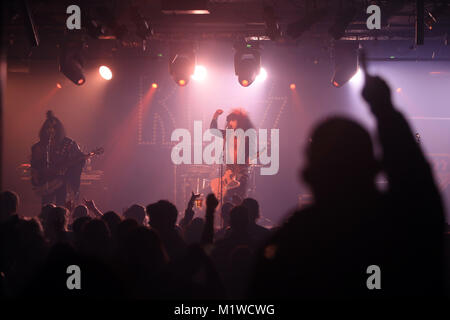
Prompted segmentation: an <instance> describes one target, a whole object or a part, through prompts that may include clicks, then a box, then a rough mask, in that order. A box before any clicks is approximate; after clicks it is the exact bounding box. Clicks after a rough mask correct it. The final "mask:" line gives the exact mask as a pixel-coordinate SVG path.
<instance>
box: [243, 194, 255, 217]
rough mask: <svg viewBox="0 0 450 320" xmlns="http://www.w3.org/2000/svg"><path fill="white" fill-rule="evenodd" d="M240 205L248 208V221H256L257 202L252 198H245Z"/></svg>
mask: <svg viewBox="0 0 450 320" xmlns="http://www.w3.org/2000/svg"><path fill="white" fill-rule="evenodd" d="M242 205H243V206H245V207H246V208H247V209H248V218H249V219H250V222H256V220H258V219H259V204H258V201H256V200H255V199H253V198H246V199H244V201H242Z"/></svg>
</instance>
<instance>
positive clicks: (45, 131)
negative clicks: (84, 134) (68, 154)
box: [39, 111, 66, 143]
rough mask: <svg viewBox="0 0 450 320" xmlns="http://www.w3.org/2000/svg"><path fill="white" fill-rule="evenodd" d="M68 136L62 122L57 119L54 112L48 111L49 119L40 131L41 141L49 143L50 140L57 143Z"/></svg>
mask: <svg viewBox="0 0 450 320" xmlns="http://www.w3.org/2000/svg"><path fill="white" fill-rule="evenodd" d="M65 136H66V131H65V130H64V126H63V124H62V122H61V121H60V120H59V119H58V118H56V117H55V115H54V114H53V112H52V111H47V119H46V120H45V121H44V124H43V125H42V127H41V129H40V130H39V140H40V141H41V142H44V143H47V142H48V141H49V138H52V140H53V141H55V142H58V143H59V142H61V141H62V140H63V139H64V137H65Z"/></svg>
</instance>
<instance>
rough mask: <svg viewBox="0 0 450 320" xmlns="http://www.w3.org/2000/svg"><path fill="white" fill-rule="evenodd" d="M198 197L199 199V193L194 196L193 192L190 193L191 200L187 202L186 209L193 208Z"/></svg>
mask: <svg viewBox="0 0 450 320" xmlns="http://www.w3.org/2000/svg"><path fill="white" fill-rule="evenodd" d="M198 197H200V193H197V194H195V193H194V192H192V195H191V198H190V199H189V202H188V208H192V207H193V206H194V202H195V199H197V198H198Z"/></svg>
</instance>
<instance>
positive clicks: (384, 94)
mask: <svg viewBox="0 0 450 320" xmlns="http://www.w3.org/2000/svg"><path fill="white" fill-rule="evenodd" d="M362 96H363V98H364V100H366V101H367V102H368V103H369V104H370V106H371V108H372V111H374V112H376V111H377V110H379V109H381V108H389V107H391V106H392V101H391V89H390V88H389V85H388V84H387V83H386V82H385V81H384V80H383V79H382V78H380V77H372V76H367V77H366V82H365V85H364V88H363V90H362Z"/></svg>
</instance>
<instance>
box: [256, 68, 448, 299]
mask: <svg viewBox="0 0 450 320" xmlns="http://www.w3.org/2000/svg"><path fill="white" fill-rule="evenodd" d="M362 95H363V97H364V99H365V100H366V101H367V103H368V104H369V106H370V110H371V112H372V114H373V115H374V117H375V119H376V121H377V128H378V136H379V142H380V144H381V147H382V150H383V157H382V159H380V160H378V159H376V157H375V155H374V150H373V144H372V140H371V137H370V135H369V133H368V132H367V130H366V129H364V128H363V127H362V126H361V125H359V124H358V123H356V122H355V121H352V120H349V119H346V118H343V117H333V118H330V119H328V120H326V121H324V122H322V123H321V124H319V125H318V126H317V127H316V128H315V129H314V131H313V134H312V137H311V142H310V144H309V145H308V147H307V150H306V158H307V164H306V166H305V167H304V168H303V170H302V171H301V177H302V178H303V179H304V181H305V182H306V183H307V184H309V186H310V188H311V190H312V193H313V195H314V203H313V204H312V205H311V206H309V207H307V208H304V209H302V210H300V211H298V212H295V213H294V214H293V215H292V216H291V217H290V218H289V220H288V221H287V222H286V223H284V225H283V226H282V227H281V228H280V229H279V230H278V231H277V232H276V233H275V234H274V235H273V236H272V237H271V238H270V240H269V241H268V242H267V243H266V244H265V246H264V247H263V249H261V250H260V252H259V253H258V259H257V263H256V268H255V270H254V277H253V280H252V282H251V285H250V291H249V295H250V296H251V297H253V298H255V297H258V298H261V297H271V298H292V297H296V298H363V297H399V296H402V297H421V296H434V295H436V296H440V295H441V294H442V292H443V291H442V286H443V277H442V236H443V225H444V214H443V208H442V203H441V199H440V195H439V192H438V189H437V187H436V184H435V182H434V179H433V176H432V173H431V168H430V165H429V163H428V162H427V160H426V158H425V156H424V154H423V152H422V150H421V148H420V145H419V144H418V143H417V142H416V140H415V137H414V135H413V134H412V132H411V129H410V127H409V125H408V123H407V121H406V120H405V118H404V116H403V115H402V114H401V113H400V112H399V111H398V110H397V109H396V108H395V107H394V106H393V104H392V101H391V92H390V89H389V86H388V85H387V84H386V82H385V81H384V80H382V79H381V78H379V77H372V76H367V77H366V83H365V86H364V89H363V92H362ZM380 171H383V172H384V173H385V174H386V176H387V177H388V180H389V189H388V190H387V191H385V192H381V191H379V190H378V189H377V187H376V184H375V177H376V175H377V174H378V173H379V172H380ZM374 270H375V271H374ZM377 270H378V271H377ZM376 272H379V273H381V275H380V274H378V276H377V275H376V274H375V273H376ZM371 273H373V277H372V278H370V279H369V277H370V276H371ZM377 277H379V278H377ZM377 279H381V280H380V281H381V283H379V280H377ZM369 287H370V288H377V287H380V288H381V290H369Z"/></svg>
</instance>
